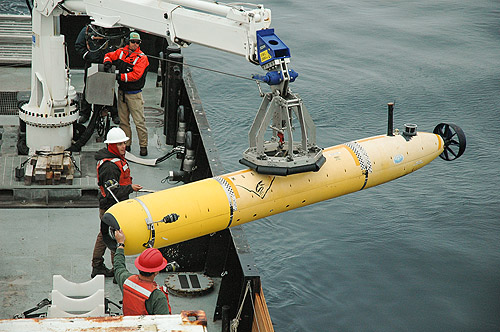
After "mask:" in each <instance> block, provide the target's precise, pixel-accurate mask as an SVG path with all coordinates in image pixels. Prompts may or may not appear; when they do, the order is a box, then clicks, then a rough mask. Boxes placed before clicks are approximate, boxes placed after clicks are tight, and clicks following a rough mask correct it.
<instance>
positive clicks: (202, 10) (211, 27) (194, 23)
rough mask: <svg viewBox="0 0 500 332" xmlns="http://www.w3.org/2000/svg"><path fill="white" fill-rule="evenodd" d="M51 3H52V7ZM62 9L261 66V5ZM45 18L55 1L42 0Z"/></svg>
mask: <svg viewBox="0 0 500 332" xmlns="http://www.w3.org/2000/svg"><path fill="white" fill-rule="evenodd" d="M50 3H52V5H50ZM60 4H61V6H64V8H66V9H68V10H70V11H72V12H75V13H79V14H85V15H89V16H91V17H92V19H93V21H94V24H96V25H99V26H102V27H105V28H111V27H117V26H125V27H129V28H133V29H137V30H140V31H145V32H148V33H151V34H154V35H157V36H161V37H165V38H169V39H170V40H171V41H172V42H174V43H176V44H178V45H180V46H187V45H189V44H191V43H194V44H199V45H203V46H206V47H210V48H214V49H218V50H221V51H225V52H229V53H232V54H236V55H240V56H243V57H245V58H246V59H247V60H248V61H250V62H252V63H255V64H258V63H259V57H258V52H257V51H258V50H257V31H259V30H263V29H267V28H269V26H270V24H271V10H270V9H266V8H264V6H262V5H250V4H249V5H247V7H249V6H252V7H253V8H245V7H243V6H242V5H225V4H219V3H215V2H207V1H201V0H169V1H161V0H160V1H158V0H142V1H137V0H134V1H130V0H106V1H100V0H81V1H77V0H70V1H64V2H61V3H60ZM35 8H36V9H37V10H39V11H40V12H41V13H42V14H43V15H47V16H48V15H50V13H52V12H51V8H52V11H53V10H55V9H56V8H57V4H53V2H51V1H47V0H44V1H39V2H37V7H35Z"/></svg>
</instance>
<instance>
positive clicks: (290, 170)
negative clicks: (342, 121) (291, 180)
mask: <svg viewBox="0 0 500 332" xmlns="http://www.w3.org/2000/svg"><path fill="white" fill-rule="evenodd" d="M294 120H295V122H298V126H297V127H298V128H300V131H301V133H300V134H301V140H300V141H299V142H294V139H293V133H294V131H295V129H296V128H295V127H294ZM267 129H271V131H272V132H271V136H270V138H269V139H267V140H266V139H265V135H266V132H267ZM248 138H249V148H248V149H247V150H246V151H245V152H244V153H243V158H242V159H241V160H240V163H242V164H244V165H246V166H248V167H250V168H252V169H255V170H256V171H257V172H259V173H263V174H273V175H283V176H284V175H289V174H295V173H301V172H309V171H318V170H319V169H320V168H321V166H322V165H323V164H324V162H325V161H326V159H325V157H324V156H323V154H322V151H321V149H320V148H319V147H318V146H317V145H316V127H315V125H314V123H313V120H312V118H311V116H310V115H309V112H308V111H307V109H306V107H305V106H304V104H303V102H302V99H301V98H300V97H299V96H298V95H295V94H293V93H291V91H290V90H288V91H287V94H286V95H285V96H284V97H283V96H282V95H281V93H280V92H279V91H278V90H277V89H275V90H274V92H272V93H266V94H265V95H264V97H263V99H262V103H261V105H260V108H259V110H258V112H257V115H256V116H255V119H254V122H253V124H252V127H251V129H250V132H249V134H248Z"/></svg>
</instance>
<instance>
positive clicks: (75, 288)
mask: <svg viewBox="0 0 500 332" xmlns="http://www.w3.org/2000/svg"><path fill="white" fill-rule="evenodd" d="M52 289H53V290H57V291H58V292H60V293H61V294H63V295H65V296H73V297H76V296H78V297H86V296H90V295H92V294H94V293H95V292H97V291H98V290H100V289H104V276H103V275H102V274H98V275H96V276H95V277H94V278H92V279H91V280H89V281H86V282H82V283H76V282H72V281H69V280H66V279H65V278H64V277H63V276H61V275H59V274H56V275H53V276H52Z"/></svg>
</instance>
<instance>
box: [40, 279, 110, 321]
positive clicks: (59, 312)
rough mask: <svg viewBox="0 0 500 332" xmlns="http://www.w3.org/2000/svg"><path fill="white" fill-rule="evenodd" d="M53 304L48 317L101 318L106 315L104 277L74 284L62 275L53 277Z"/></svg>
mask: <svg viewBox="0 0 500 332" xmlns="http://www.w3.org/2000/svg"><path fill="white" fill-rule="evenodd" d="M52 280H53V281H52V282H53V286H52V287H53V289H52V293H51V298H52V304H51V305H50V306H49V307H48V310H47V317H49V318H54V317H99V316H101V317H102V316H104V315H105V306H104V276H103V275H97V276H95V277H94V278H93V279H92V280H89V281H87V282H83V283H74V282H71V281H68V280H66V279H64V278H63V277H62V276H61V275H54V276H53V279H52Z"/></svg>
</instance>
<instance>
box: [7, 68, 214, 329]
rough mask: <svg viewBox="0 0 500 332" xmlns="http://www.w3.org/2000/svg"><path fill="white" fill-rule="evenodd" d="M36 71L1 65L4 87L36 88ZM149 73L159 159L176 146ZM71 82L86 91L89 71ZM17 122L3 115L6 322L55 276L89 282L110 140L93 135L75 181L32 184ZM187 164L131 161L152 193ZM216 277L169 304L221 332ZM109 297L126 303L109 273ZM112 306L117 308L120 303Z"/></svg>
mask: <svg viewBox="0 0 500 332" xmlns="http://www.w3.org/2000/svg"><path fill="white" fill-rule="evenodd" d="M29 73H30V68H27V67H15V68H13V67H0V75H1V77H3V79H2V85H1V87H0V92H16V91H29V89H30V82H29V77H30V74H29ZM149 75H151V76H149V77H148V79H147V85H146V87H145V89H144V99H145V103H146V104H145V116H146V124H147V126H148V135H149V147H148V150H149V155H148V156H147V157H146V158H151V159H154V158H158V157H161V156H163V155H165V154H166V153H167V152H168V151H170V150H171V148H172V147H171V146H168V145H166V144H165V143H164V142H165V137H164V136H163V110H162V108H161V107H160V105H159V103H160V100H159V97H158V96H159V94H160V89H159V88H156V87H155V82H156V76H155V75H153V74H151V73H149ZM71 79H72V85H73V86H74V87H75V89H76V90H77V91H82V87H83V71H82V70H76V71H71ZM1 103H2V101H0V107H1V106H2V104H1ZM18 123H19V120H18V117H17V115H12V114H11V115H8V114H2V115H0V133H2V135H1V136H2V137H1V138H0V224H1V227H2V232H0V243H1V244H0V265H1V266H2V269H0V319H10V318H12V317H13V315H15V314H19V313H22V312H24V311H26V310H27V309H30V308H31V307H34V306H35V305H36V304H37V303H38V302H39V301H41V300H42V299H44V298H49V294H50V291H51V290H52V275H55V274H60V275H62V276H63V277H64V278H66V279H68V280H70V281H73V282H84V281H87V280H90V273H91V257H92V250H93V246H94V242H95V238H96V235H97V233H98V231H99V219H98V208H97V200H96V193H97V180H96V172H95V160H94V157H93V156H94V153H95V151H97V150H98V149H100V148H101V147H103V146H104V144H103V143H99V142H96V137H94V136H93V137H92V138H91V139H90V140H89V142H88V143H87V145H86V146H84V147H83V148H82V151H81V152H79V153H74V154H73V155H74V158H75V161H76V164H77V166H78V167H79V169H80V170H81V171H82V173H81V175H79V174H77V173H75V178H74V180H73V184H72V185H36V184H32V185H30V186H26V185H25V184H24V182H22V181H16V178H15V176H14V174H15V168H16V167H17V166H19V165H20V163H21V162H22V161H23V160H25V159H26V158H27V157H26V156H18V155H17V150H16V140H17V131H18ZM132 132H133V139H132V153H137V154H138V150H139V148H138V142H137V135H136V132H135V128H132ZM180 162H181V161H180V160H177V159H176V158H175V156H174V157H172V158H170V159H168V160H166V161H164V162H162V163H160V164H158V165H157V166H155V167H151V166H144V165H139V164H134V163H130V168H131V174H132V176H133V182H134V183H138V184H141V185H142V186H143V187H144V188H145V189H149V190H162V189H166V188H169V187H171V186H175V185H178V183H169V182H168V181H162V179H164V178H165V177H166V176H167V175H168V171H169V170H178V169H179V167H180ZM134 195H136V194H132V195H131V198H132V197H134ZM138 195H142V193H138ZM40 198H41V199H40ZM135 257H136V256H129V257H127V267H128V269H129V270H130V271H131V272H133V273H134V272H137V270H136V268H135V267H134V265H133V261H134V259H135ZM105 259H106V264H107V266H108V267H109V266H111V262H110V256H109V252H107V253H106V256H105ZM167 276H168V273H161V274H160V275H159V276H158V277H157V278H156V281H157V282H159V283H163V281H164V279H165V278H166V277H167ZM212 279H213V281H214V291H212V292H210V293H208V294H206V295H204V296H201V297H179V296H174V295H173V294H171V295H170V303H171V306H172V310H173V313H180V311H181V310H204V311H205V312H206V315H207V320H208V331H220V330H221V326H220V324H221V323H220V321H217V322H213V321H212V316H213V313H214V308H215V305H216V301H217V294H218V288H219V287H220V279H221V278H212ZM105 296H106V297H107V298H109V299H110V300H111V301H113V302H115V303H118V302H119V300H121V292H120V290H119V288H118V286H117V285H115V284H113V282H112V278H106V282H105ZM111 309H112V311H114V312H116V311H117V310H116V309H115V308H114V307H113V306H111ZM41 311H42V312H43V311H44V310H41Z"/></svg>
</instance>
